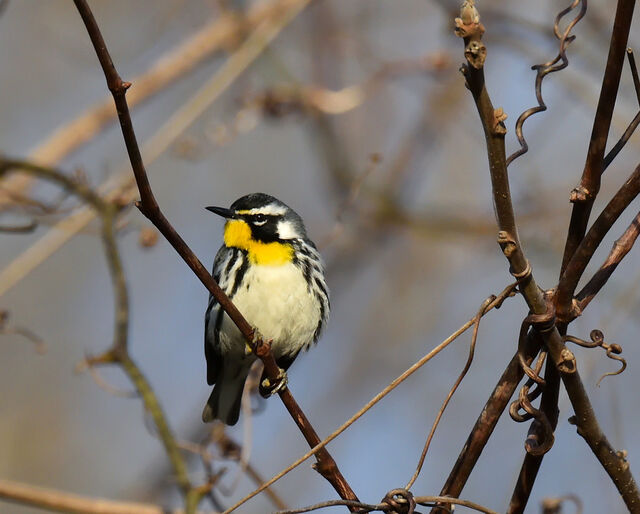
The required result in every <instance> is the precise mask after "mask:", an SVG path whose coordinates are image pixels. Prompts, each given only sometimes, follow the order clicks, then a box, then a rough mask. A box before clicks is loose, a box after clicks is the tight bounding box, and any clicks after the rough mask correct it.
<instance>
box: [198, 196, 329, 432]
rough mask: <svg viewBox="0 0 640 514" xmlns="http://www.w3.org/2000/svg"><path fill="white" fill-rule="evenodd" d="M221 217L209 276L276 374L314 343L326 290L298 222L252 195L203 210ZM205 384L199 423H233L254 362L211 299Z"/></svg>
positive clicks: (283, 208)
mask: <svg viewBox="0 0 640 514" xmlns="http://www.w3.org/2000/svg"><path fill="white" fill-rule="evenodd" d="M207 209H208V210H210V211H211V212H214V213H216V214H218V215H220V216H223V217H224V218H226V219H227V222H226V224H225V227H224V244H223V245H222V247H221V248H220V250H218V254H217V255H216V258H215V261H214V263H213V277H214V278H215V279H216V281H217V282H218V284H220V287H221V288H222V289H223V290H224V292H225V293H226V294H227V295H228V296H229V298H231V300H232V301H233V302H234V304H235V305H236V307H237V308H238V309H239V310H240V312H241V313H242V314H243V316H244V317H245V318H246V320H247V321H248V322H249V323H250V324H251V325H252V326H253V327H255V328H256V329H257V330H258V332H259V333H260V335H261V336H262V337H263V338H264V340H265V341H268V340H271V341H272V350H273V355H274V357H275V359H276V362H277V363H278V366H280V367H281V368H282V369H283V370H286V369H287V368H288V367H289V366H290V365H291V363H292V362H293V361H294V359H295V358H296V356H297V355H298V353H300V350H302V349H305V350H306V349H308V348H309V347H310V346H311V344H312V343H314V342H315V341H316V340H317V339H318V336H319V335H320V331H321V330H322V327H323V326H324V324H325V323H326V321H327V318H328V316H329V290H328V288H327V284H326V282H325V278H324V269H323V264H322V260H321V258H320V254H319V253H318V250H317V249H316V246H315V244H314V243H313V241H311V239H309V238H308V237H307V232H306V230H305V228H304V224H303V222H302V218H300V216H299V215H298V214H297V213H296V212H295V211H294V210H293V209H292V208H291V207H289V206H287V205H285V204H284V203H282V202H281V201H280V200H277V199H276V198H274V197H273V196H269V195H266V194H264V193H254V194H250V195H247V196H243V197H242V198H240V199H238V200H236V201H235V202H233V204H232V205H231V208H229V209H226V208H223V207H207ZM204 330H205V335H204V352H205V356H206V358H207V382H208V383H209V385H213V384H215V387H214V388H213V392H212V393H211V396H210V397H209V400H208V401H207V404H206V405H205V407H204V411H203V412H202V420H203V421H205V422H208V421H213V420H214V419H220V420H222V421H224V422H225V423H226V424H228V425H234V424H235V423H236V422H237V421H238V416H239V414H240V401H241V399H242V390H243V388H244V383H245V380H246V379H247V376H248V374H249V368H250V367H251V364H252V363H253V362H254V361H255V359H256V357H255V356H254V355H253V354H252V353H250V352H248V351H246V343H245V340H244V338H243V336H242V334H241V333H240V331H239V330H238V328H237V327H236V326H235V324H234V323H233V321H231V319H230V318H229V317H228V316H227V315H226V314H225V313H224V311H223V310H222V309H221V308H220V306H219V305H218V302H217V301H216V300H215V298H214V297H213V296H210V297H209V306H208V307H207V313H206V315H205V329H204Z"/></svg>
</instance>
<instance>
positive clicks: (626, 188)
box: [556, 165, 640, 322]
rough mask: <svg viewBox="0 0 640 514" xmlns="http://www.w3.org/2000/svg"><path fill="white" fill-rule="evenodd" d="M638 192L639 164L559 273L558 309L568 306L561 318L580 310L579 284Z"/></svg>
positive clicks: (570, 317)
mask: <svg viewBox="0 0 640 514" xmlns="http://www.w3.org/2000/svg"><path fill="white" fill-rule="evenodd" d="M638 194H640V165H638V166H637V167H636V169H635V170H634V171H633V173H632V174H631V175H630V176H629V178H628V179H627V180H626V181H625V183H624V184H623V185H622V186H621V187H620V189H619V190H618V191H617V192H616V194H615V195H614V196H613V198H611V200H610V201H609V203H608V204H607V206H606V207H605V208H604V209H603V210H602V213H600V216H598V218H597V219H596V221H595V222H594V223H593V225H592V226H591V228H590V229H589V231H588V232H587V233H586V235H585V236H584V238H583V239H582V241H581V242H580V244H579V245H578V246H577V248H576V249H575V251H574V253H573V257H571V259H569V261H568V263H567V266H566V268H565V270H564V273H563V274H562V276H561V277H560V282H559V283H558V291H557V294H556V304H557V307H558V309H560V308H561V306H565V307H563V310H559V311H558V318H559V319H561V320H563V321H565V322H568V321H570V320H571V319H573V318H574V317H576V316H577V315H579V314H580V312H579V311H578V310H577V305H572V300H573V294H574V291H575V289H576V286H577V285H578V282H579V281H580V278H582V274H583V273H584V271H585V269H586V268H587V265H588V264H589V262H590V261H591V258H592V257H593V254H594V253H595V251H596V249H597V248H598V246H599V245H600V243H601V242H602V240H603V239H604V237H605V236H606V235H607V234H608V233H609V230H610V229H611V227H612V226H613V224H614V223H615V222H616V221H617V220H618V218H619V217H620V216H621V215H622V213H623V212H624V211H625V209H626V208H627V207H628V206H629V204H630V203H631V202H632V201H633V200H634V199H635V198H636V197H637V196H638Z"/></svg>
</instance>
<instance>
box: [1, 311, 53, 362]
mask: <svg viewBox="0 0 640 514" xmlns="http://www.w3.org/2000/svg"><path fill="white" fill-rule="evenodd" d="M0 334H3V335H9V334H15V335H19V336H22V337H24V338H25V339H27V340H28V341H30V342H31V343H33V345H34V346H35V348H36V352H37V353H40V354H43V353H46V351H47V345H46V344H45V342H44V341H43V340H42V338H40V337H39V336H38V335H37V334H36V333H35V332H33V331H31V330H29V329H28V328H26V327H21V326H16V325H13V324H12V323H9V312H8V311H6V310H0Z"/></svg>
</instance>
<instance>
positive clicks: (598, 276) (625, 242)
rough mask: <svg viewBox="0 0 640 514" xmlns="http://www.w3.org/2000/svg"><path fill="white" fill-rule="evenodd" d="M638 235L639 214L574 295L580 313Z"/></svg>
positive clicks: (607, 278)
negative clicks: (585, 283)
mask: <svg viewBox="0 0 640 514" xmlns="http://www.w3.org/2000/svg"><path fill="white" fill-rule="evenodd" d="M638 235H640V213H638V214H637V215H636V217H635V218H633V221H632V222H631V224H630V225H629V227H628V228H627V230H625V231H624V233H623V234H622V235H621V236H620V238H619V239H617V240H616V242H615V243H613V248H612V249H611V252H610V253H609V255H608V256H607V258H606V259H605V261H604V262H603V263H602V266H600V269H598V271H596V273H595V274H594V275H593V277H592V278H591V280H589V282H587V285H585V286H584V287H583V288H582V290H581V291H580V292H579V293H578V294H577V295H576V299H577V300H578V309H579V310H580V312H582V311H583V310H584V309H585V307H586V306H587V305H589V303H590V302H591V300H593V298H594V297H595V296H596V295H597V294H598V292H599V291H600V289H602V287H603V286H604V285H605V284H606V283H607V280H609V277H610V276H611V275H612V273H613V272H614V271H615V269H616V268H617V267H618V264H620V261H622V259H623V258H624V256H625V255H627V254H628V253H629V251H630V250H631V248H632V247H633V244H634V243H635V242H636V239H638Z"/></svg>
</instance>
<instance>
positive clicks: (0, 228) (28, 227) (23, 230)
mask: <svg viewBox="0 0 640 514" xmlns="http://www.w3.org/2000/svg"><path fill="white" fill-rule="evenodd" d="M36 228H38V223H36V222H35V221H30V222H28V223H23V224H22V225H0V232H5V233H10V234H29V233H31V232H33V231H34V230H35V229H36Z"/></svg>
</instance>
